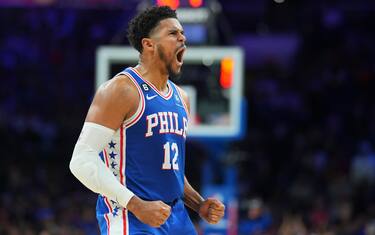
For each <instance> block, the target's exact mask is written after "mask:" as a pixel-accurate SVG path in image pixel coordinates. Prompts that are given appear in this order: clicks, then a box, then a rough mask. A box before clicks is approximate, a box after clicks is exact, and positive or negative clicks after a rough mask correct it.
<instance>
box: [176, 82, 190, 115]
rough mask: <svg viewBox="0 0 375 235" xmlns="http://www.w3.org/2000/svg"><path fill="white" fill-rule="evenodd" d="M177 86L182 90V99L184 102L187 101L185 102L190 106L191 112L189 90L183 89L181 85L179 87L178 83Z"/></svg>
mask: <svg viewBox="0 0 375 235" xmlns="http://www.w3.org/2000/svg"><path fill="white" fill-rule="evenodd" d="M176 87H177V89H178V91H179V92H180V94H181V96H182V99H183V100H184V102H185V104H186V106H187V108H188V110H189V112H190V102H189V95H188V94H187V92H186V91H185V90H184V89H182V88H181V87H179V86H177V85H176Z"/></svg>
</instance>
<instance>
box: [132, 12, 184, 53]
mask: <svg viewBox="0 0 375 235" xmlns="http://www.w3.org/2000/svg"><path fill="white" fill-rule="evenodd" d="M167 18H176V19H177V14H176V11H175V10H172V9H171V8H170V7H168V6H161V7H151V8H148V9H147V10H145V11H143V12H141V13H140V14H138V15H137V16H136V17H134V18H133V19H132V20H131V21H130V22H129V26H128V40H129V42H130V44H131V45H132V46H133V47H134V48H135V49H137V51H139V52H140V53H142V49H143V48H142V39H143V38H146V37H149V36H150V33H151V31H152V30H153V29H154V28H155V27H156V26H157V25H158V24H159V22H160V21H162V20H164V19H167Z"/></svg>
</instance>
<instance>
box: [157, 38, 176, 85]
mask: <svg viewBox="0 0 375 235" xmlns="http://www.w3.org/2000/svg"><path fill="white" fill-rule="evenodd" d="M158 54H159V58H160V60H161V61H163V62H164V65H165V67H166V69H167V72H168V76H169V79H171V80H172V81H176V80H178V79H179V78H180V77H181V70H180V71H179V72H177V71H174V70H173V68H172V61H173V59H170V60H169V61H168V59H167V56H166V54H165V50H164V48H163V46H161V45H160V46H159V47H158Z"/></svg>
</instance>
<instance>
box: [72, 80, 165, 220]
mask: <svg viewBox="0 0 375 235" xmlns="http://www.w3.org/2000/svg"><path fill="white" fill-rule="evenodd" d="M138 103H139V95H138V92H137V90H136V87H135V85H134V84H132V82H131V81H130V80H129V78H127V77H126V76H125V75H120V76H118V77H116V78H113V79H112V80H110V81H108V82H107V83H105V84H103V85H102V86H101V87H100V88H99V89H98V91H97V93H96V94H95V97H94V100H93V102H92V104H91V106H90V108H89V111H88V114H87V117H86V120H85V124H84V126H83V129H82V132H81V135H80V138H79V139H78V141H77V143H76V146H75V148H74V151H73V155H72V159H71V161H70V169H71V171H72V173H73V175H74V176H76V177H77V178H78V179H79V180H80V181H81V182H82V183H83V184H84V185H85V186H86V187H87V188H89V189H90V190H92V191H94V192H96V193H100V194H102V195H104V196H106V197H108V198H110V199H112V200H116V201H118V202H119V203H120V205H122V206H123V207H126V208H128V210H129V211H131V212H132V213H133V214H134V215H135V216H136V217H137V218H138V219H139V220H140V221H142V222H143V223H145V224H148V225H150V226H153V227H159V226H160V225H161V224H163V223H164V222H165V220H166V219H167V218H168V217H169V215H170V207H169V206H168V205H166V204H164V203H163V202H161V201H150V202H147V201H144V200H142V199H140V198H139V197H137V196H136V195H134V194H133V193H132V192H131V191H129V190H128V189H127V188H126V187H125V186H124V185H122V184H121V183H120V182H119V181H118V180H117V179H116V177H115V176H114V175H113V174H112V172H111V171H110V170H109V169H108V168H107V167H106V166H105V165H104V163H103V162H102V161H101V160H99V157H98V154H99V152H101V151H102V150H103V148H104V146H105V145H106V144H107V143H108V142H109V141H110V139H111V138H112V136H113V134H114V133H115V130H117V129H119V128H120V127H121V125H122V123H123V121H124V120H125V119H127V118H128V117H130V116H131V115H133V114H134V113H135V111H136V109H137V107H138Z"/></svg>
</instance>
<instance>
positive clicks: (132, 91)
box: [70, 7, 224, 235]
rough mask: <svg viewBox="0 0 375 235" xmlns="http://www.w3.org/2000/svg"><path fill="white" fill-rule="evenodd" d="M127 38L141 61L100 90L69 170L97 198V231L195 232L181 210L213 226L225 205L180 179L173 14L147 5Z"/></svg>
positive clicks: (182, 125) (178, 53)
mask: <svg viewBox="0 0 375 235" xmlns="http://www.w3.org/2000/svg"><path fill="white" fill-rule="evenodd" d="M128 39H129V41H130V43H131V44H132V45H133V46H134V48H135V49H137V50H138V51H139V53H140V55H139V64H138V65H137V66H136V67H134V68H126V69H125V70H124V71H122V72H120V73H119V74H118V75H116V76H115V77H114V78H113V79H111V80H109V81H107V82H106V83H104V84H103V85H102V86H101V87H100V88H99V89H98V91H97V93H96V94H95V97H94V100H93V102H92V104H91V107H90V108H89V111H88V114H87V117H86V120H85V123H84V125H83V128H82V132H81V135H80V137H79V138H78V141H77V143H76V145H75V148H74V152H73V156H72V159H71V161H70V169H71V171H72V173H73V174H74V175H75V176H76V177H77V178H78V179H79V180H80V181H81V182H82V183H83V184H84V185H85V186H86V187H88V188H89V189H91V190H92V191H94V192H96V193H99V194H100V195H99V198H98V202H97V219H98V221H99V227H100V230H101V234H107V235H110V234H111V235H112V234H155V235H159V234H174V235H185V234H189V235H190V234H197V233H196V231H195V229H194V227H193V224H192V222H191V220H190V218H189V217H188V214H187V211H186V209H185V205H186V206H188V207H190V208H191V209H193V210H194V211H196V212H197V213H199V215H200V216H201V217H202V218H203V219H205V220H206V221H207V222H208V223H212V224H215V223H218V222H219V221H220V219H221V218H222V217H223V215H224V205H223V204H222V203H221V202H220V201H218V200H217V199H214V198H208V199H203V198H202V197H201V195H200V194H199V193H198V192H197V191H195V190H194V189H193V188H192V186H191V185H190V184H189V182H188V180H187V179H186V177H185V175H184V169H185V140H186V128H187V122H188V112H189V101H188V97H187V95H186V93H185V92H184V91H183V90H181V89H180V88H179V87H177V86H176V85H175V84H174V83H173V82H171V81H170V80H169V78H170V77H174V76H177V75H179V74H180V71H181V66H182V64H183V55H184V52H185V50H186V46H185V40H186V39H185V36H184V32H183V29H182V26H181V24H180V23H179V21H178V20H177V17H176V13H175V11H174V10H172V9H170V8H169V7H153V8H150V9H148V10H146V11H144V12H142V13H140V14H139V15H138V16H137V17H135V18H134V19H133V20H132V21H131V22H130V24H129V30H128ZM99 153H100V154H99ZM98 154H99V155H100V157H99V156H98ZM100 158H101V159H100Z"/></svg>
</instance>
